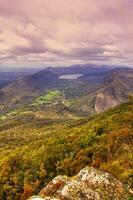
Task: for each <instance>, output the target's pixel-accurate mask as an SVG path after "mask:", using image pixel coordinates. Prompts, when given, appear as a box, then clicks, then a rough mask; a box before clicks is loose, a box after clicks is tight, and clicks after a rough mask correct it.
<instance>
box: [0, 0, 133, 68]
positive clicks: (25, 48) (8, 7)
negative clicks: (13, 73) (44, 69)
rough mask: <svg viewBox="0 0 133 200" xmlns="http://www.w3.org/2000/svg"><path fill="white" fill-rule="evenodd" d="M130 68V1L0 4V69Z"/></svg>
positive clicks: (1, 0) (0, 0)
mask: <svg viewBox="0 0 133 200" xmlns="http://www.w3.org/2000/svg"><path fill="white" fill-rule="evenodd" d="M84 63H93V64H100V65H101V64H110V65H129V66H132V65H133V0H0V67H3V66H8V67H10V66H13V67H20V66H21V67H40V66H62V65H63V66H67V65H72V64H84Z"/></svg>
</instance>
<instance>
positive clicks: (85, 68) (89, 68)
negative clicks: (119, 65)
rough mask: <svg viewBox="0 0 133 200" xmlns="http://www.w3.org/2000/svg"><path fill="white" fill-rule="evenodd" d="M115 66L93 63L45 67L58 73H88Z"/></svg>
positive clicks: (104, 70) (103, 70)
mask: <svg viewBox="0 0 133 200" xmlns="http://www.w3.org/2000/svg"><path fill="white" fill-rule="evenodd" d="M114 67H115V66H106V65H101V66H99V65H93V64H84V65H72V66H69V67H48V68H47V69H48V70H50V71H52V72H54V73H57V74H59V75H67V74H83V75H84V74H90V73H97V72H106V71H109V70H111V69H112V68H114Z"/></svg>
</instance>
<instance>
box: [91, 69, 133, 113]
mask: <svg viewBox="0 0 133 200" xmlns="http://www.w3.org/2000/svg"><path fill="white" fill-rule="evenodd" d="M132 93H133V70H132V69H124V68H123V69H116V70H113V71H111V72H110V73H109V74H108V75H107V76H106V77H105V79H104V81H103V82H102V84H101V86H100V89H99V91H98V93H97V96H96V101H95V110H96V111H97V112H101V111H103V110H106V109H108V108H110V107H113V106H116V105H118V104H120V102H125V101H127V99H128V95H130V94H132Z"/></svg>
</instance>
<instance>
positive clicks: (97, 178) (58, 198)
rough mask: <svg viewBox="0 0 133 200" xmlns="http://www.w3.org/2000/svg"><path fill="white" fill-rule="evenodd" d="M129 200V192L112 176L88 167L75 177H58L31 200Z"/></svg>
mask: <svg viewBox="0 0 133 200" xmlns="http://www.w3.org/2000/svg"><path fill="white" fill-rule="evenodd" d="M41 199H42V200H109V199H110V200H127V199H128V192H127V191H126V189H125V188H124V186H123V185H122V183H121V182H120V181H118V180H117V179H116V178H114V177H113V176H112V175H110V174H108V173H105V172H103V171H101V170H97V169H95V168H92V167H86V168H84V169H83V170H81V171H80V172H79V174H78V175H77V176H75V177H71V178H68V177H66V176H58V177H56V178H54V179H53V180H52V181H51V182H50V183H49V184H48V185H47V186H46V187H44V188H43V189H42V190H41V191H40V193H39V196H34V197H31V198H30V199H29V200H41Z"/></svg>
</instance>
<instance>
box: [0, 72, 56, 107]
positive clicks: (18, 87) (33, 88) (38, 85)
mask: <svg viewBox="0 0 133 200" xmlns="http://www.w3.org/2000/svg"><path fill="white" fill-rule="evenodd" d="M58 82H59V78H58V75H57V74H54V73H52V72H50V71H47V70H43V71H40V72H37V73H34V74H31V75H27V76H24V77H22V78H19V79H17V80H15V81H13V82H12V83H11V84H9V85H8V86H6V87H4V88H2V89H1V90H0V102H1V104H3V106H4V104H7V103H8V104H9V105H8V106H9V107H10V106H12V105H16V104H19V103H20V104H22V103H23V102H27V101H28V102H29V101H31V100H33V99H34V98H35V97H36V96H38V95H39V94H40V92H41V91H42V90H43V91H46V90H48V89H51V88H53V87H55V86H56V87H57V86H58Z"/></svg>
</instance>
